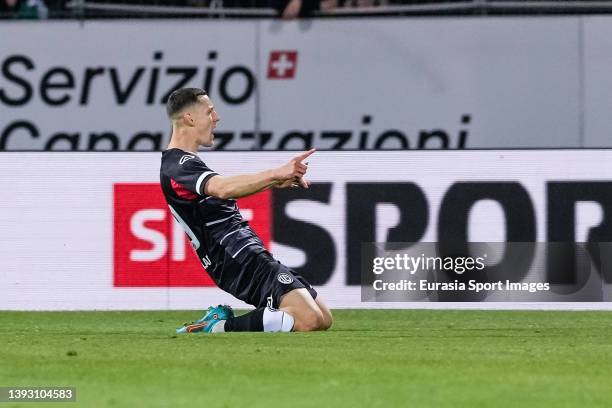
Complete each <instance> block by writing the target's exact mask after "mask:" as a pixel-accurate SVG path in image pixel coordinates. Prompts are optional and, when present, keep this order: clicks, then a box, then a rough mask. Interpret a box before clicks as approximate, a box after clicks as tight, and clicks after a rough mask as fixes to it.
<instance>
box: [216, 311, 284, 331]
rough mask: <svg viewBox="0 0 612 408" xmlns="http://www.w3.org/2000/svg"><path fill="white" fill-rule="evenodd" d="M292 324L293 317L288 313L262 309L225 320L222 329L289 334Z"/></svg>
mask: <svg viewBox="0 0 612 408" xmlns="http://www.w3.org/2000/svg"><path fill="white" fill-rule="evenodd" d="M293 324H294V320H293V316H291V315H290V314H289V313H287V312H284V311H282V310H274V309H270V308H267V307H264V308H260V309H255V310H253V311H251V312H249V313H246V314H243V315H242V316H238V317H233V318H231V319H227V320H226V321H225V324H224V326H223V328H224V331H226V332H231V331H249V332H257V331H263V332H290V331H291V329H293Z"/></svg>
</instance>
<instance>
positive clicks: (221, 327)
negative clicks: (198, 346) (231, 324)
mask: <svg viewBox="0 0 612 408" xmlns="http://www.w3.org/2000/svg"><path fill="white" fill-rule="evenodd" d="M212 333H225V320H219V321H218V322H217V323H215V325H214V326H213V328H212Z"/></svg>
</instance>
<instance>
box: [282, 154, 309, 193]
mask: <svg viewBox="0 0 612 408" xmlns="http://www.w3.org/2000/svg"><path fill="white" fill-rule="evenodd" d="M316 151H317V150H316V149H310V150H308V151H306V152H303V153H301V154H298V155H297V156H295V157H294V158H293V159H291V160H290V161H289V162H288V163H287V164H285V165H284V166H281V167H279V168H278V169H277V171H276V179H277V180H278V184H277V187H279V188H287V187H298V186H300V185H301V186H302V187H304V188H308V187H309V186H310V183H309V182H308V181H306V180H305V179H304V176H305V175H306V172H307V171H308V162H306V163H304V162H303V161H304V160H305V159H306V158H307V157H308V156H310V155H311V154H313V153H314V152H316Z"/></svg>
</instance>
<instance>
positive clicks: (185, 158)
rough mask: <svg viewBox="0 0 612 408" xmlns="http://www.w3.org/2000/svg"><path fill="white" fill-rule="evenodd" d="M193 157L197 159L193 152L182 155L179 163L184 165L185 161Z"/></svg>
mask: <svg viewBox="0 0 612 408" xmlns="http://www.w3.org/2000/svg"><path fill="white" fill-rule="evenodd" d="M191 159H195V156H194V155H191V154H186V155H184V156H183V157H181V160H179V164H180V165H182V164H183V163H185V162H186V161H187V160H191Z"/></svg>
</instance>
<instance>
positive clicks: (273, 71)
mask: <svg viewBox="0 0 612 408" xmlns="http://www.w3.org/2000/svg"><path fill="white" fill-rule="evenodd" d="M297 63H298V52H297V51H295V50H291V51H271V52H270V58H269V59H268V79H293V78H295V75H296V72H297Z"/></svg>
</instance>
